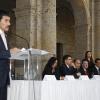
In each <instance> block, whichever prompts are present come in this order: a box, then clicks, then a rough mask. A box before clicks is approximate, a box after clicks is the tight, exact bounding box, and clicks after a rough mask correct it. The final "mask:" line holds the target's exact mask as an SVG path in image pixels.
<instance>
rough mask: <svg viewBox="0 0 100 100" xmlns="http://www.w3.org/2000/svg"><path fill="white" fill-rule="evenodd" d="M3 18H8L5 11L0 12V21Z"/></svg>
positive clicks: (7, 13)
mask: <svg viewBox="0 0 100 100" xmlns="http://www.w3.org/2000/svg"><path fill="white" fill-rule="evenodd" d="M3 16H9V17H10V15H9V12H7V11H5V10H0V20H1V19H2V17H3Z"/></svg>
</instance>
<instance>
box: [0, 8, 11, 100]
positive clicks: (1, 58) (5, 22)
mask: <svg viewBox="0 0 100 100" xmlns="http://www.w3.org/2000/svg"><path fill="white" fill-rule="evenodd" d="M9 26H10V17H9V14H8V13H7V12H6V11H3V10H0V100H7V85H8V84H10V80H9V57H10V51H9V48H8V45H7V40H6V35H5V32H7V31H8V30H9Z"/></svg>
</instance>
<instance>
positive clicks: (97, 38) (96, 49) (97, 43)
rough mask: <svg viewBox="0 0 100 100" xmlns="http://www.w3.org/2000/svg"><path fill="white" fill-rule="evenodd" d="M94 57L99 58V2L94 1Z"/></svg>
mask: <svg viewBox="0 0 100 100" xmlns="http://www.w3.org/2000/svg"><path fill="white" fill-rule="evenodd" d="M94 38H95V45H94V46H95V49H94V52H95V57H100V0H95V37H94Z"/></svg>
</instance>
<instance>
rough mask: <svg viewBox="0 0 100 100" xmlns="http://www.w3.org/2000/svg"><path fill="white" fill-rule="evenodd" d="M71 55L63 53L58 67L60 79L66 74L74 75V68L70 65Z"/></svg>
mask: <svg viewBox="0 0 100 100" xmlns="http://www.w3.org/2000/svg"><path fill="white" fill-rule="evenodd" d="M71 64H72V57H71V56H70V55H65V56H64V57H63V64H62V66H61V67H60V79H62V80H63V79H64V77H65V76H66V75H74V73H75V71H76V70H75V68H74V67H73V66H72V65H71Z"/></svg>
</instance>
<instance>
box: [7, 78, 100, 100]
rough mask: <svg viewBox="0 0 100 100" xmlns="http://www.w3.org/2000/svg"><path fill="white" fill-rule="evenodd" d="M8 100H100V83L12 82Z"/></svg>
mask: <svg viewBox="0 0 100 100" xmlns="http://www.w3.org/2000/svg"><path fill="white" fill-rule="evenodd" d="M33 84H34V85H33ZM34 95H35V96H34ZM8 100H100V81H99V80H75V81H34V82H33V81H23V80H20V81H18V80H16V81H11V86H10V87H9V88H8Z"/></svg>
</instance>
